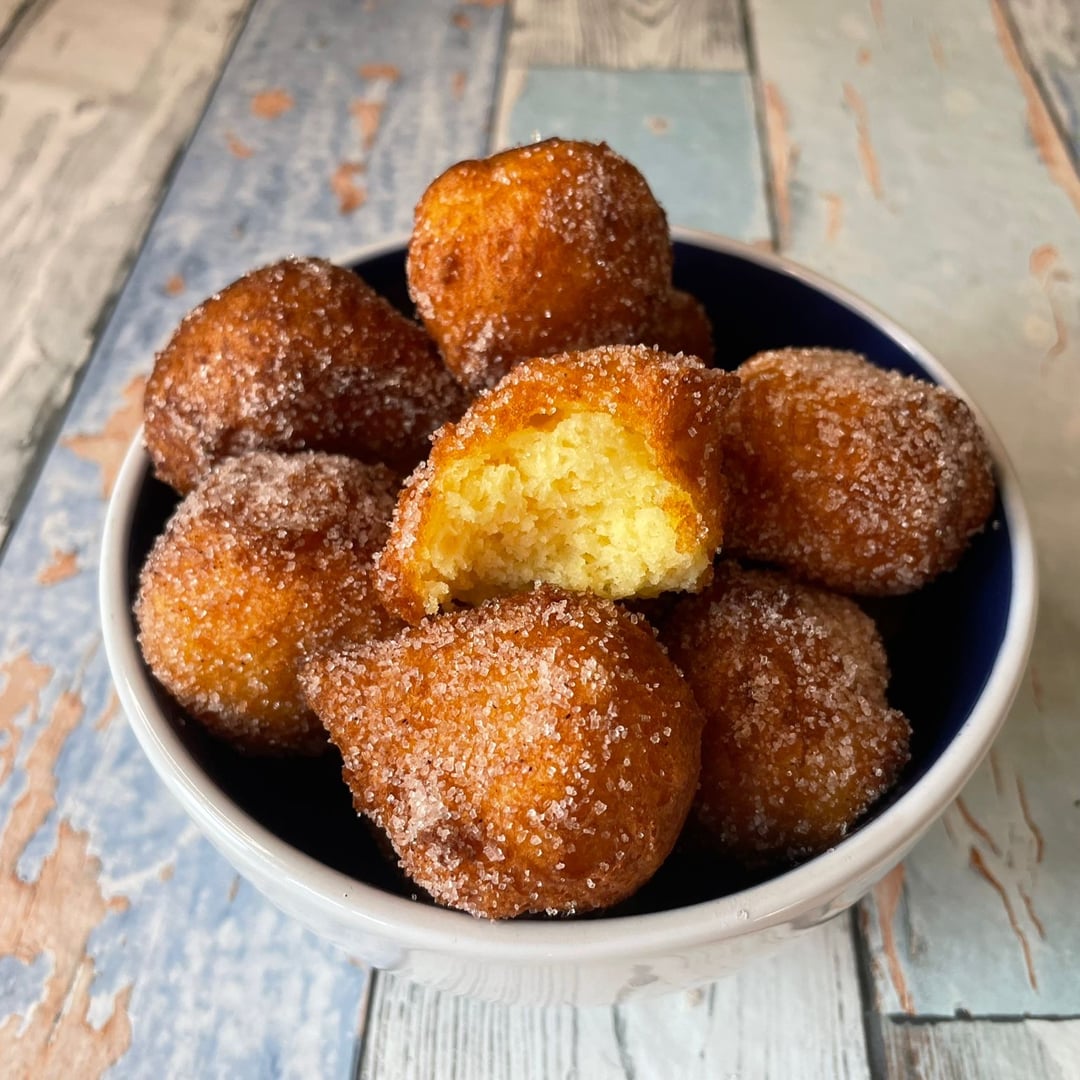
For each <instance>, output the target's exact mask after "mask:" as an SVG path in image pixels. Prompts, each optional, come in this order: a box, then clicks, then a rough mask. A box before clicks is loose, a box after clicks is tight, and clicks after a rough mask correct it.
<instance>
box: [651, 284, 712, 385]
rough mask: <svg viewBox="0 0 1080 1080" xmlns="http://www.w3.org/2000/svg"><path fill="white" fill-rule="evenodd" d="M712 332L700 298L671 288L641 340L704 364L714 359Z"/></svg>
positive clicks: (708, 363)
mask: <svg viewBox="0 0 1080 1080" xmlns="http://www.w3.org/2000/svg"><path fill="white" fill-rule="evenodd" d="M712 334H713V328H712V322H711V320H710V319H709V315H708V312H706V310H705V307H704V305H703V304H702V303H701V301H700V300H698V299H697V297H696V296H693V295H691V294H690V293H688V292H683V291H682V290H680V289H672V290H671V291H670V292H669V293H668V294H667V296H666V297H665V298H664V299H663V300H662V301H661V302H660V304H659V305H658V306H657V308H656V310H655V312H654V314H653V321H652V323H651V324H650V325H649V326H648V327H647V328H646V330H645V333H644V335H643V336H642V339H641V340H642V343H643V344H645V345H655V346H656V347H657V348H658V349H661V350H662V351H664V352H669V353H685V354H686V355H687V356H696V357H697V358H698V359H699V360H701V361H702V362H703V363H704V364H705V365H706V366H708V365H711V364H712V362H713V360H714V359H715V358H716V349H715V347H714V345H713V337H712Z"/></svg>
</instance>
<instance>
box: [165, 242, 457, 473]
mask: <svg viewBox="0 0 1080 1080" xmlns="http://www.w3.org/2000/svg"><path fill="white" fill-rule="evenodd" d="M464 408H465V398H464V395H463V393H462V391H461V388H460V387H459V386H458V385H457V383H456V381H455V380H454V378H453V377H452V376H451V374H450V372H449V371H448V370H447V369H446V366H445V365H444V364H443V362H442V360H441V359H440V358H439V356H438V353H437V351H436V349H435V346H434V343H433V342H432V341H431V340H430V339H429V338H428V336H427V334H426V333H424V331H423V329H422V328H421V327H420V326H418V325H417V324H416V323H414V322H412V321H410V320H409V319H406V318H405V316H404V315H401V314H400V313H399V312H398V311H397V310H396V309H394V308H393V307H392V306H391V305H390V304H389V303H387V301H385V300H383V299H382V297H380V296H379V295H378V294H377V293H375V291H374V290H373V289H372V288H371V287H370V286H368V285H366V284H365V283H364V282H363V281H361V280H360V278H358V277H357V276H356V274H354V273H353V272H352V271H351V270H345V269H342V268H341V267H338V266H333V265H331V264H330V263H328V262H325V261H323V260H322V259H285V260H283V261H282V262H278V263H274V264H273V265H271V266H265V267H263V268H262V269H260V270H253V271H252V272H251V273H250V274H246V275H245V276H244V277H242V278H240V279H239V280H238V281H235V282H233V284H232V285H230V286H229V287H228V288H226V289H224V290H223V291H222V292H220V293H218V294H217V295H216V296H212V297H210V299H209V300H206V301H205V302H204V303H202V304H200V305H199V306H198V307H196V308H195V309H194V310H193V311H191V312H190V313H189V314H188V315H187V316H186V317H185V318H184V320H183V322H181V324H180V326H179V327H178V328H177V330H176V332H175V333H174V334H173V336H172V340H171V341H170V342H169V343H168V345H166V346H165V348H164V349H163V350H162V351H161V352H160V353H159V354H158V356H157V359H156V361H155V363H154V370H153V373H152V374H151V376H150V380H149V382H148V383H147V386H146V400H145V413H146V429H145V430H146V447H147V450H149V452H150V456H151V458H152V459H153V462H154V468H155V471H156V473H157V475H158V477H159V478H160V479H161V480H163V481H165V483H167V484H170V485H171V486H172V487H174V488H176V490H177V491H179V492H180V493H181V494H186V493H187V492H188V491H190V490H191V489H192V488H193V487H194V486H195V484H196V483H197V482H198V481H199V479H200V478H201V477H202V476H204V475H205V474H206V472H207V471H208V470H209V468H210V466H211V465H213V464H214V463H215V462H217V461H219V460H221V459H222V458H224V457H232V456H235V455H237V454H241V453H244V452H245V451H248V450H300V449H305V448H306V449H310V450H323V451H327V452H330V453H338V454H348V455H349V456H350V457H356V458H360V459H361V460H364V461H369V462H385V463H387V464H389V465H391V466H393V467H395V468H400V469H402V470H404V471H408V470H409V469H411V468H412V467H413V466H414V465H415V464H416V463H417V462H418V461H419V460H420V459H421V458H422V457H423V456H424V455H425V454H426V453H427V448H428V436H429V435H430V434H431V432H432V431H434V430H435V429H436V428H437V427H438V426H439V425H440V424H442V423H444V422H445V421H447V420H453V419H456V418H457V417H458V416H460V415H461V413H462V412H463V411H464Z"/></svg>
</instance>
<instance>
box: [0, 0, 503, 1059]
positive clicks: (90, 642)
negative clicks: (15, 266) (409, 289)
mask: <svg viewBox="0 0 1080 1080" xmlns="http://www.w3.org/2000/svg"><path fill="white" fill-rule="evenodd" d="M456 11H457V5H456V4H454V3H450V2H447V0H436V2H430V0H401V2H398V3H395V4H385V3H380V4H372V3H367V4H363V5H357V4H354V3H346V2H344V0H329V2H324V3H318V4H316V3H302V4H300V3H295V2H293V3H290V2H289V0H265V2H264V3H262V4H260V5H259V6H257V8H256V9H255V11H254V12H253V14H252V16H251V18H250V21H249V23H248V25H247V27H246V28H245V30H244V32H243V34H242V36H241V39H240V41H239V43H238V46H237V49H236V51H235V54H234V56H233V58H232V60H231V62H230V64H229V66H228V68H227V70H226V72H225V75H224V77H223V79H222V81H221V84H220V86H219V87H218V89H217V91H216V93H215V94H214V97H213V99H212V101H211V103H210V106H209V109H208V111H207V113H206V115H205V117H204V119H203V121H202V122H201V124H200V126H199V128H198V131H197V133H196V135H195V137H194V140H193V142H192V144H191V147H190V149H189V151H188V152H187V154H186V156H185V157H184V159H183V161H182V163H181V164H180V166H179V168H178V169H177V172H176V175H175V178H174V181H173V184H172V186H171V189H170V191H169V193H168V195H167V197H166V198H165V200H164V203H163V205H162V207H161V210H160V213H159V215H158V217H157V219H156V220H155V222H154V223H153V226H152V228H151V230H150V233H149V236H148V238H147V241H146V244H145V246H144V248H143V250H142V251H141V253H140V255H139V257H138V260H137V262H136V264H135V266H134V268H133V270H132V274H131V277H130V279H129V281H128V283H127V285H126V287H125V289H124V291H123V294H122V295H121V296H120V298H119V300H118V302H117V306H116V309H115V311H114V313H113V315H112V317H111V319H110V320H109V322H108V325H107V326H106V328H105V330H104V332H103V334H102V336H101V339H100V341H99V342H98V345H97V347H96V350H95V353H94V355H93V357H92V360H91V362H90V365H89V368H88V371H87V374H86V377H85V379H84V381H83V384H82V386H81V388H80V390H79V392H78V394H77V395H76V397H75V399H74V402H73V404H72V407H71V410H70V413H69V415H68V417H67V420H66V422H65V425H64V430H63V433H62V438H61V442H60V443H59V444H58V446H57V447H56V448H54V450H53V452H52V454H51V456H50V458H49V460H48V462H47V463H46V466H45V469H44V472H43V474H42V476H41V478H40V481H39V483H38V486H37V488H36V490H35V492H34V494H33V496H32V498H31V500H30V501H29V503H28V505H27V507H26V510H25V512H24V514H23V516H22V518H21V520H20V521H19V523H18V525H17V527H16V528H15V530H14V531H13V533H12V535H11V537H10V542H9V545H8V547H7V549H6V551H5V555H4V559H3V563H2V564H0V597H2V598H3V603H4V610H5V618H4V621H3V626H2V629H0V665H3V667H2V668H0V782H2V786H0V826H2V828H3V831H2V832H0V907H4V905H5V903H7V902H8V901H10V904H8V906H7V907H6V908H5V909H4V910H3V911H0V943H3V942H7V941H9V940H10V941H12V942H14V944H12V945H11V948H10V949H8V950H7V955H3V956H0V1059H2V1060H4V1061H6V1062H7V1063H8V1064H9V1065H10V1064H11V1062H13V1061H21V1060H23V1058H26V1060H32V1061H33V1062H35V1063H38V1064H40V1062H42V1061H45V1060H46V1058H45V1057H43V1056H41V1055H46V1054H51V1055H52V1056H51V1057H48V1061H49V1062H50V1063H51V1064H50V1067H52V1066H56V1067H58V1068H59V1067H60V1066H59V1065H57V1063H58V1062H62V1064H63V1066H64V1067H65V1068H68V1069H69V1071H71V1074H72V1075H79V1076H87V1075H96V1074H98V1073H100V1072H101V1071H102V1069H103V1068H105V1067H106V1066H107V1065H109V1064H110V1063H112V1062H115V1064H114V1065H113V1070H112V1072H113V1073H115V1075H117V1076H139V1077H142V1076H152V1075H171V1076H181V1075H183V1076H223V1077H224V1076H229V1077H238V1076H241V1077H242V1076H251V1077H262V1076H319V1077H334V1076H346V1075H348V1073H349V1070H350V1068H351V1060H352V1054H353V1046H354V1039H355V1035H356V1032H357V1029H358V1026H359V1024H360V1023H361V1022H362V1018H361V1017H360V1016H359V1015H358V1010H359V1007H360V999H361V995H362V992H363V989H364V987H365V984H366V980H367V977H368V976H367V972H366V971H364V970H362V969H360V968H358V967H356V966H354V965H351V964H350V963H348V962H347V960H346V958H344V957H343V956H342V955H341V954H339V953H338V952H337V951H336V950H334V949H333V948H332V947H330V946H329V945H326V944H324V943H322V942H321V941H319V940H317V939H316V938H315V937H314V936H312V935H310V934H309V933H307V932H306V931H304V930H302V929H301V928H300V927H299V926H298V925H296V924H294V923H292V922H291V921H290V920H288V919H286V918H285V917H284V916H282V915H280V914H278V913H277V912H276V911H275V910H274V909H273V908H271V907H270V906H269V905H268V904H267V903H266V902H265V901H263V900H262V899H261V898H260V897H259V896H257V895H256V894H255V893H254V892H253V891H252V890H251V889H250V888H249V887H247V886H246V885H241V884H239V883H238V882H237V880H236V879H235V876H234V874H233V872H232V870H231V869H230V868H229V867H228V866H227V865H226V864H225V863H224V862H223V861H222V860H221V859H220V858H219V856H218V855H217V854H216V853H215V852H214V851H213V850H212V849H211V848H210V847H209V845H208V844H207V843H206V842H204V841H203V840H202V839H200V838H199V836H198V835H197V833H196V832H195V831H194V829H193V827H192V826H190V825H189V824H188V823H187V820H186V818H184V817H183V815H182V814H181V812H180V811H179V810H178V809H177V808H176V806H175V804H174V803H173V802H172V800H171V799H170V797H169V796H168V795H167V794H166V792H165V790H164V788H163V787H162V786H161V785H160V783H159V782H158V781H157V779H156V777H155V776H154V774H153V773H152V771H151V769H150V767H149V765H148V764H147V763H146V762H145V760H144V759H143V757H142V755H141V753H140V751H139V750H138V747H137V746H136V744H135V741H134V739H133V737H132V736H131V734H130V732H129V731H128V729H127V726H126V724H124V722H123V720H122V719H121V718H119V717H115V716H113V713H114V711H115V707H114V704H113V699H112V689H111V685H110V680H109V676H108V673H107V670H106V667H105V660H104V656H103V655H102V651H101V647H100V636H99V633H98V630H97V610H96V563H97V559H98V553H99V535H100V531H101V525H102V516H103V512H104V505H105V504H104V501H103V498H102V486H103V468H102V465H103V464H104V465H105V466H106V470H104V471H107V469H108V468H109V467H111V466H113V465H114V464H115V460H116V451H117V450H118V449H119V447H120V446H121V445H122V443H123V437H124V433H125V432H127V431H130V429H131V428H132V426H133V424H134V423H135V422H137V413H138V410H137V407H136V406H134V405H133V404H132V400H131V399H132V398H134V397H135V396H136V392H135V391H130V392H129V400H128V403H127V405H126V406H124V404H123V402H124V397H123V393H124V391H125V388H129V387H130V386H131V383H132V380H133V379H135V378H136V377H137V376H139V375H143V374H145V373H147V372H148V371H149V368H150V365H151V361H152V356H153V351H154V349H155V348H156V347H159V346H160V345H161V344H162V343H163V342H164V340H165V339H166V338H167V336H168V334H169V333H170V331H171V329H172V327H173V326H174V325H175V323H176V321H177V320H178V319H179V317H180V316H181V314H182V313H183V311H184V310H185V309H186V308H187V307H189V306H190V305H191V304H193V303H194V302H196V301H198V300H199V299H201V298H202V297H203V296H205V295H207V294H209V293H210V292H212V291H214V290H215V289H217V288H219V287H220V286H222V285H224V284H225V283H227V282H228V281H229V280H231V279H233V278H235V277H236V276H238V275H239V274H240V273H242V272H244V271H245V270H247V269H249V268H250V267H252V266H253V265H255V264H258V263H260V262H263V261H267V260H270V259H273V258H276V257H278V256H280V255H283V254H285V253H288V252H312V253H317V254H324V255H329V256H331V257H342V256H344V255H347V254H348V253H349V252H350V251H351V250H354V249H355V248H356V247H358V246H360V245H362V244H365V243H368V242H371V241H374V240H378V239H381V238H383V237H385V236H386V235H388V234H391V233H399V232H404V231H405V230H407V229H408V227H409V224H410V222H411V213H412V207H413V204H414V202H415V200H416V199H417V198H418V197H419V195H420V193H421V192H422V190H423V188H424V186H425V185H426V184H427V182H428V181H429V180H430V179H431V178H432V177H433V176H434V175H436V174H437V173H438V172H439V171H440V170H441V169H442V168H444V167H445V166H446V165H448V164H449V163H450V162H452V161H453V160H456V159H458V158H460V157H464V156H470V155H473V156H475V155H476V154H479V153H482V152H483V151H484V149H485V144H486V141H487V135H488V130H487V124H488V118H489V115H490V109H491V102H492V99H493V95H494V84H495V72H496V59H497V52H498V46H499V42H500V35H501V28H502V23H503V18H504V12H503V11H502V10H501V9H499V8H497V7H491V8H487V7H476V8H470V14H469V20H468V22H469V26H468V28H464V27H463V26H461V25H459V23H460V22H461V20H457V21H456V22H455V21H454V18H453V17H454V15H455V13H456ZM366 65H381V67H382V73H381V74H380V72H379V71H378V70H374V69H367V68H366ZM391 66H392V67H396V69H397V71H396V72H393V71H391ZM391 76H393V77H391ZM270 88H282V89H284V90H286V91H287V92H288V94H289V95H290V96H291V98H292V102H293V105H292V107H291V108H290V109H288V110H287V111H285V112H283V113H281V114H280V115H279V116H277V117H276V118H273V119H268V118H265V117H260V116H258V115H255V113H254V112H253V111H252V96H253V95H254V94H256V93H258V92H261V91H263V90H266V89H270ZM357 102H361V103H364V105H363V107H361V108H359V109H357V108H354V107H353V106H354V105H355V104H356V103H357ZM372 104H376V105H381V112H380V116H379V120H380V123H379V124H378V129H377V131H376V132H375V133H374V137H373V138H371V139H370V144H369V145H365V141H364V139H363V137H362V135H363V133H362V131H361V129H360V127H359V126H358V122H357V116H358V114H363V115H364V116H365V117H367V118H369V119H370V117H371V116H372V114H373V112H374V110H373V109H372V108H371V107H370V106H371V105H372ZM230 146H231V148H232V149H230ZM237 151H239V152H240V156H238V153H237ZM248 151H250V153H248ZM342 163H350V164H351V165H358V166H361V167H362V170H363V171H360V170H354V171H352V172H351V173H350V174H349V177H348V178H349V179H350V180H351V181H352V182H353V183H355V184H358V185H359V184H362V185H363V186H364V187H365V188H366V192H367V201H366V202H365V203H364V204H363V205H361V206H359V207H358V208H356V209H354V210H353V211H352V212H351V213H345V214H343V213H342V212H341V211H340V209H339V198H340V192H337V193H336V192H335V190H334V188H333V186H332V177H333V175H334V173H335V172H336V171H337V170H338V169H339V167H340V166H341V164H342ZM110 437H111V441H110ZM58 552H59V553H73V555H74V560H75V572H74V574H73V576H66V577H65V575H64V573H63V572H60V573H56V568H57V567H58V566H60V567H63V565H64V563H63V561H62V560H61V561H60V562H59V563H57V561H56V553H58ZM49 568H52V570H53V572H54V574H55V576H56V577H57V578H58V579H59V580H57V581H56V583H54V584H50V585H43V584H41V583H39V582H38V580H37V578H38V575H39V574H41V573H42V572H43V571H45V570H47V569H49ZM47 576H49V575H47ZM26 657H29V658H30V659H29V660H27V659H25V658H26ZM34 665H40V666H41V667H37V666H34ZM35 679H37V680H38V681H37V682H35ZM41 680H44V682H43V683H42V682H41ZM5 695H6V696H5ZM65 731H66V732H67V734H66V735H65ZM8 772H10V775H8V776H7V778H6V782H3V781H4V778H5V774H6V773H8ZM53 785H54V786H55V805H52V804H51V801H50V800H51V798H52V797H53V796H52V793H51V788H52V786H53ZM25 834H28V835H25ZM9 849H10V850H9ZM8 856H10V865H9V864H7V863H5V861H4V860H5V859H6V858H8ZM64 860H68V862H64ZM65 867H66V868H67V869H65ZM61 870H63V874H64V876H63V877H62V880H61V878H60V877H57V876H56V875H59V874H60V872H61ZM61 898H62V899H63V902H62V903H61ZM24 901H25V902H27V903H30V902H34V903H37V904H38V905H39V907H40V910H41V911H42V912H44V914H43V915H41V916H40V917H41V918H42V919H44V923H43V925H42V926H40V927H38V926H37V924H34V928H33V932H32V933H30V934H29V937H27V936H26V935H24V936H23V937H22V938H19V937H18V934H17V933H16V932H15V931H13V930H12V928H11V925H10V924H6V923H5V914H8V915H10V916H11V917H12V918H16V917H17V918H21V919H23V922H22V923H21V924H20V925H21V926H24V927H25V926H30V925H31V923H30V922H28V921H27V918H28V917H27V916H26V915H25V912H23V911H22V909H18V910H17V908H16V906H12V905H15V904H16V903H23V902H24ZM20 912H21V914H20ZM12 913H14V914H12ZM17 929H18V927H16V930H17ZM5 934H6V935H7V936H5ZM35 935H36V936H35ZM84 938H85V942H86V944H85V949H84V948H83V944H82V942H83V939H84ZM35 941H44V942H46V943H49V942H52V943H54V944H56V946H57V953H56V955H52V954H51V953H50V954H49V955H47V956H46V959H45V960H42V959H41V955H45V952H44V946H43V948H42V949H41V950H38V952H33V951H32V950H31V953H32V954H31V955H26V953H27V950H28V949H30V946H31V945H32V944H33V942H35ZM20 950H22V952H21V953H20ZM39 953H40V955H39ZM57 957H59V959H57ZM43 965H44V966H43ZM50 965H51V966H50ZM65 965H66V966H65ZM61 982H63V983H64V985H60V983H61ZM55 1002H60V1004H59V1005H56V1008H55V1015H47V1014H48V1012H49V1009H51V1008H53V1005H54V1004H55ZM54 1020H55V1021H56V1027H55V1028H52V1029H50V1027H49V1025H50V1024H51V1023H52V1022H53V1021H54ZM42 1024H44V1028H43V1029H42ZM128 1028H130V1033H128ZM39 1029H41V1030H39ZM42 1032H43V1033H42ZM39 1035H40V1036H41V1038H40V1040H39V1041H40V1045H39V1044H38V1043H35V1042H34V1040H35V1039H38V1037H39ZM50 1039H51V1040H52V1043H50V1044H49V1045H46V1043H47V1042H48V1040H50ZM31 1044H33V1045H31ZM106 1044H107V1045H106ZM58 1048H59V1049H58ZM15 1054H22V1055H23V1058H17V1057H13V1055H15ZM35 1054H37V1055H38V1056H37V1057H33V1055H35ZM62 1054H66V1055H67V1057H62ZM28 1055H29V1056H28ZM57 1055H61V1057H58V1056H57Z"/></svg>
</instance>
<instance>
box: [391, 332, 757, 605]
mask: <svg viewBox="0 0 1080 1080" xmlns="http://www.w3.org/2000/svg"><path fill="white" fill-rule="evenodd" d="M737 390H738V380H737V379H736V378H735V377H734V376H732V375H729V374H726V373H724V372H722V371H716V370H713V369H708V368H705V367H703V366H702V364H701V363H700V362H699V361H698V360H696V359H694V358H693V357H673V356H668V355H667V354H665V353H660V352H657V351H656V350H653V349H648V348H645V347H643V346H626V345H622V346H605V347H602V348H597V349H590V350H588V351H586V352H581V353H569V354H566V355H563V356H556V357H548V358H544V359H539V360H534V361H530V362H528V363H526V364H522V365H520V366H519V367H517V368H515V369H514V370H513V371H512V372H511V373H510V374H509V375H507V376H506V378H505V379H503V381H502V382H501V383H499V385H498V386H497V387H496V388H495V389H494V390H492V391H490V392H488V393H486V394H483V395H481V396H480V397H479V398H478V399H477V400H476V401H475V402H474V403H473V404H472V406H471V407H470V408H469V410H468V412H467V413H466V414H465V416H464V417H463V418H462V420H461V421H460V422H459V423H458V424H457V425H453V426H451V425H448V426H447V427H445V428H443V429H442V431H441V432H440V433H439V435H438V437H437V438H436V440H435V442H434V444H433V446H432V450H431V455H430V457H429V459H428V460H427V461H426V462H425V463H424V464H423V465H422V466H421V467H420V468H419V469H417V471H416V472H415V473H413V475H412V476H411V477H410V478H409V480H408V482H407V484H406V486H405V488H404V489H403V491H402V493H401V496H400V499H399V502H398V508H397V511H396V513H395V515H394V522H393V525H392V528H391V536H390V540H389V542H388V543H387V546H386V549H385V550H384V551H383V552H382V553H381V555H380V556H379V570H380V577H379V588H380V590H381V592H382V594H383V598H384V600H385V602H386V604H387V606H388V607H389V608H390V609H391V610H392V611H394V612H396V613H397V614H399V615H400V616H401V617H402V618H404V619H406V620H407V621H409V622H416V621H418V620H419V619H420V618H422V617H423V616H424V615H429V614H432V613H434V612H435V611H438V610H439V608H440V607H442V608H446V607H449V606H451V605H452V603H453V602H455V601H461V602H465V603H478V602H480V601H482V600H485V599H487V598H489V597H491V596H497V595H502V594H506V593H511V592H515V591H517V590H519V589H522V588H526V587H528V586H529V585H531V584H532V583H533V582H536V581H545V582H550V583H552V584H556V585H561V586H563V587H565V588H568V589H574V590H577V591H585V592H592V593H596V594H598V595H601V596H606V597H609V598H612V599H619V598H623V597H628V596H655V595H657V594H659V593H661V592H664V591H666V590H671V589H694V588H698V587H700V586H701V585H702V584H703V583H704V581H705V580H706V579H707V577H708V574H709V572H710V568H711V566H712V560H713V556H714V554H715V553H716V550H717V548H718V547H719V545H720V542H721V539H722V535H723V516H724V481H723V476H722V473H721V444H722V440H723V437H724V421H725V417H726V415H727V413H728V411H729V410H730V408H731V402H732V399H733V397H734V395H735V394H736V393H737Z"/></svg>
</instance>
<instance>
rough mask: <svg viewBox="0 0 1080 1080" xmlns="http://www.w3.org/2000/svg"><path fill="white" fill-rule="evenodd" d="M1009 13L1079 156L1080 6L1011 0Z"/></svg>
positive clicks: (1058, 0) (1068, 1) (1056, 0)
mask: <svg viewBox="0 0 1080 1080" xmlns="http://www.w3.org/2000/svg"><path fill="white" fill-rule="evenodd" d="M1006 12H1007V14H1008V15H1009V16H1010V17H1011V19H1012V23H1013V26H1014V28H1015V31H1016V33H1017V37H1018V39H1019V42H1020V44H1021V47H1022V49H1023V53H1024V59H1025V60H1026V61H1027V62H1028V63H1030V65H1031V69H1032V73H1033V75H1034V76H1035V78H1036V79H1037V80H1038V84H1039V90H1040V92H1041V93H1042V94H1043V96H1044V97H1045V98H1046V101H1047V104H1048V105H1049V106H1050V107H1051V109H1052V111H1053V113H1054V119H1055V121H1056V122H1057V125H1058V127H1059V128H1060V129H1061V130H1062V131H1063V132H1064V133H1065V134H1066V136H1067V137H1068V139H1069V140H1070V142H1071V143H1072V148H1073V154H1074V156H1075V155H1076V154H1077V153H1080V7H1078V6H1077V4H1076V3H1075V2H1074V0H1008V4H1007V5H1006Z"/></svg>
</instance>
